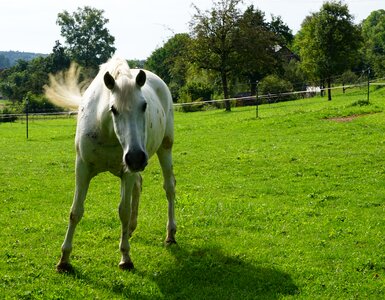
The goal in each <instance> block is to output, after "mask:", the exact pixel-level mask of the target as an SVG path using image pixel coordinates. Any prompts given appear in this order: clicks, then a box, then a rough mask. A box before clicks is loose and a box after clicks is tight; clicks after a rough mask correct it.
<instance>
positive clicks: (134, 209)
mask: <svg viewBox="0 0 385 300" xmlns="http://www.w3.org/2000/svg"><path fill="white" fill-rule="evenodd" d="M141 192H142V176H140V174H139V173H138V174H137V176H136V180H135V183H134V188H133V191H132V200H131V218H130V224H129V227H128V235H129V237H131V236H132V233H133V232H134V231H135V229H136V225H137V223H138V209H139V199H140V193H141Z"/></svg>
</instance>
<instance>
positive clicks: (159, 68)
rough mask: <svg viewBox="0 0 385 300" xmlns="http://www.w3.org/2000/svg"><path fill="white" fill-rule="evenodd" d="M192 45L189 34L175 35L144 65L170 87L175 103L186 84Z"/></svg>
mask: <svg viewBox="0 0 385 300" xmlns="http://www.w3.org/2000/svg"><path fill="white" fill-rule="evenodd" d="M190 43H191V39H190V36H189V35H188V34H187V33H180V34H175V35H174V36H173V37H172V38H170V39H169V40H168V41H167V42H166V43H165V44H164V45H163V46H162V47H160V48H158V49H156V50H155V51H154V52H153V53H152V54H151V56H150V57H149V58H148V59H147V61H146V63H145V65H144V67H145V68H147V69H149V70H151V71H153V72H154V73H156V74H157V75H158V76H160V77H161V78H162V79H163V80H164V81H165V82H166V83H167V84H168V85H169V87H170V89H171V91H172V94H173V97H174V101H175V100H177V98H179V90H180V89H181V88H182V87H183V86H184V85H185V84H186V78H187V72H188V68H189V66H190V61H189V46H190Z"/></svg>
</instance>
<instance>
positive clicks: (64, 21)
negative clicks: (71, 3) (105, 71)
mask: <svg viewBox="0 0 385 300" xmlns="http://www.w3.org/2000/svg"><path fill="white" fill-rule="evenodd" d="M103 13H104V11H103V10H98V9H95V8H91V7H89V6H85V7H84V8H80V7H79V8H78V10H77V11H76V12H74V13H72V14H70V13H69V12H68V11H66V10H65V11H63V12H62V13H59V14H58V18H57V21H56V23H57V24H58V25H59V26H61V35H62V36H63V37H64V38H65V40H66V44H67V46H68V52H69V54H70V56H71V58H72V59H73V60H75V61H77V62H78V63H79V64H80V65H82V66H85V67H97V66H98V65H99V64H101V63H104V62H105V61H106V60H107V59H109V58H110V57H111V56H112V54H113V53H114V52H115V50H116V48H115V47H114V41H115V38H114V37H113V36H112V35H111V34H110V33H109V31H108V29H107V28H106V27H105V26H106V24H107V23H108V21H109V20H108V19H106V18H104V17H103Z"/></svg>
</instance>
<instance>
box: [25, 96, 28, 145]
mask: <svg viewBox="0 0 385 300" xmlns="http://www.w3.org/2000/svg"><path fill="white" fill-rule="evenodd" d="M28 106H29V100H28V96H27V97H26V98H25V123H26V133H27V140H28V109H29V107H28Z"/></svg>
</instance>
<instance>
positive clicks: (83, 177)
mask: <svg viewBox="0 0 385 300" xmlns="http://www.w3.org/2000/svg"><path fill="white" fill-rule="evenodd" d="M91 178H92V176H91V174H90V171H89V167H88V166H87V165H86V164H85V163H84V162H82V161H81V159H80V158H78V157H77V159H76V187H75V194H74V200H73V203H72V207H71V213H70V218H69V224H68V229H67V233H66V236H65V239H64V242H63V244H62V248H61V250H62V254H61V258H60V261H59V263H58V264H57V266H56V269H57V271H58V272H70V271H71V270H72V266H71V264H70V254H71V251H72V240H73V237H74V233H75V228H76V225H77V224H78V223H79V221H80V220H81V218H82V217H83V213H84V200H85V198H86V195H87V191H88V187H89V184H90V180H91Z"/></svg>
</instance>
